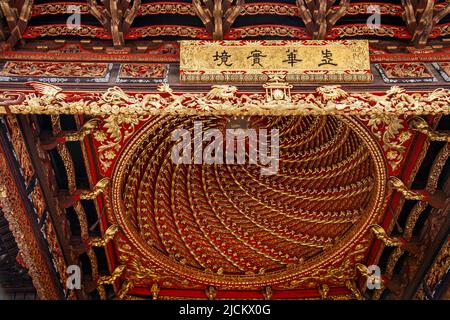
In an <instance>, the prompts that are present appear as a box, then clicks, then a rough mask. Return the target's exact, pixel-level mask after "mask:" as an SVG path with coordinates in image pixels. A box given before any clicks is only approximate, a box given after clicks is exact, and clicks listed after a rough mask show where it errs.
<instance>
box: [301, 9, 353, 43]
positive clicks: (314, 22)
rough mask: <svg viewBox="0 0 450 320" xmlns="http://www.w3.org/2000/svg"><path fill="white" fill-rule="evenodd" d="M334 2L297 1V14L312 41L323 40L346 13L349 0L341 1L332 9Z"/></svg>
mask: <svg viewBox="0 0 450 320" xmlns="http://www.w3.org/2000/svg"><path fill="white" fill-rule="evenodd" d="M335 2H336V0H297V7H298V8H299V10H298V13H299V16H300V18H301V19H302V20H303V22H304V23H305V27H306V30H307V31H308V33H309V34H310V35H311V37H312V38H313V39H314V40H322V39H325V36H326V34H327V32H328V31H329V30H330V29H331V28H332V27H333V26H334V25H335V24H336V22H337V21H338V20H339V19H340V18H342V17H343V16H344V15H345V13H346V12H347V9H348V6H349V2H350V1H349V0H342V1H340V3H339V6H337V7H336V6H335V7H334V8H333V5H334V3H335Z"/></svg>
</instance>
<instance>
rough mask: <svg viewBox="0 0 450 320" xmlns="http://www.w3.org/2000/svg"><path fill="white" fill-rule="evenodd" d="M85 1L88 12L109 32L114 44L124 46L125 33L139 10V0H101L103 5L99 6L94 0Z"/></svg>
mask: <svg viewBox="0 0 450 320" xmlns="http://www.w3.org/2000/svg"><path fill="white" fill-rule="evenodd" d="M131 1H133V4H131ZM87 2H88V5H89V12H90V13H91V14H92V15H93V16H94V17H95V18H97V20H98V21H99V22H100V23H101V24H102V26H103V27H104V28H105V29H106V30H107V31H108V32H109V33H111V37H112V40H113V44H114V46H115V47H122V46H124V45H125V40H124V37H125V34H126V33H127V32H128V30H129V29H130V26H131V24H132V23H133V21H134V19H135V18H136V16H137V14H138V12H139V7H140V5H141V0H103V1H102V2H103V6H100V5H99V4H98V3H97V1H96V0H87Z"/></svg>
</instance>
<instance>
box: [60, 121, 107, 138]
mask: <svg viewBox="0 0 450 320" xmlns="http://www.w3.org/2000/svg"><path fill="white" fill-rule="evenodd" d="M101 122H102V121H101V120H99V119H91V120H89V121H87V122H86V123H85V124H83V126H82V127H81V128H80V130H78V131H77V132H74V133H66V134H65V135H64V138H65V140H66V141H81V140H83V139H84V137H86V136H87V135H89V134H91V133H92V132H93V131H94V130H95V129H96V128H97V127H98V126H99V125H100V123H101Z"/></svg>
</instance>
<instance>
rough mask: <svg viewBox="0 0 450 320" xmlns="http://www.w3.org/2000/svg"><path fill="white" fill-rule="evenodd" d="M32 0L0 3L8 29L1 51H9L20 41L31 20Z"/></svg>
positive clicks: (5, 0)
mask: <svg viewBox="0 0 450 320" xmlns="http://www.w3.org/2000/svg"><path fill="white" fill-rule="evenodd" d="M33 2H34V1H33V0H23V1H22V3H17V2H14V1H11V0H2V1H0V10H1V11H2V14H3V16H4V17H5V18H6V21H7V24H8V27H9V31H10V32H9V36H8V38H7V39H6V42H5V43H4V44H3V45H2V46H3V49H8V50H11V49H12V48H14V46H15V45H16V44H17V42H18V41H19V40H21V39H22V35H23V33H24V32H25V29H26V28H27V25H28V21H29V20H30V18H31V14H32V6H33Z"/></svg>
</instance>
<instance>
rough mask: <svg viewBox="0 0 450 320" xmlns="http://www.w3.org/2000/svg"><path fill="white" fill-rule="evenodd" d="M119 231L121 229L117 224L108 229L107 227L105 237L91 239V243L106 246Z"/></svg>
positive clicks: (96, 245) (95, 245)
mask: <svg viewBox="0 0 450 320" xmlns="http://www.w3.org/2000/svg"><path fill="white" fill-rule="evenodd" d="M117 231H119V227H118V226H117V225H115V224H113V225H111V226H110V227H109V228H108V229H106V231H105V234H104V235H103V238H100V239H93V240H92V241H91V245H92V246H93V247H105V246H106V245H107V244H108V242H110V241H111V240H112V239H113V238H114V236H115V235H116V233H117Z"/></svg>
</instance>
